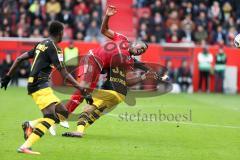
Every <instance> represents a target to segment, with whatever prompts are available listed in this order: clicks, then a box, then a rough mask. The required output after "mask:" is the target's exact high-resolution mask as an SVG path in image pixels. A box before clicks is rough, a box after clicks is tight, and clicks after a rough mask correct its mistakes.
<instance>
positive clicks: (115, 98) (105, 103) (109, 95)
mask: <svg viewBox="0 0 240 160" xmlns="http://www.w3.org/2000/svg"><path fill="white" fill-rule="evenodd" d="M92 97H93V105H94V106H96V107H97V108H102V107H104V108H108V109H111V108H112V107H115V106H116V105H117V104H119V103H121V102H122V101H124V99H125V96H124V95H122V94H120V93H118V92H116V91H113V90H103V89H97V90H94V92H93V94H92Z"/></svg>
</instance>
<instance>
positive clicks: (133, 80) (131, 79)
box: [127, 71, 157, 87]
mask: <svg viewBox="0 0 240 160" xmlns="http://www.w3.org/2000/svg"><path fill="white" fill-rule="evenodd" d="M146 79H155V80H156V79H157V76H156V74H155V73H154V72H150V71H148V72H146V73H144V74H143V75H141V76H136V75H135V74H134V72H131V71H128V72H127V86H128V87H130V86H133V85H136V84H138V83H140V82H142V81H144V80H146Z"/></svg>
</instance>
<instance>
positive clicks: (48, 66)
mask: <svg viewBox="0 0 240 160" xmlns="http://www.w3.org/2000/svg"><path fill="white" fill-rule="evenodd" d="M28 54H29V56H30V57H32V58H33V63H32V67H31V71H30V75H29V78H28V94H31V93H33V92H36V91H38V90H39V89H43V88H46V87H48V86H49V79H50V77H49V76H50V74H51V71H52V68H53V67H55V68H57V69H58V70H61V68H62V67H63V65H64V64H63V53H62V50H61V49H60V48H59V47H58V46H56V44H55V43H54V42H53V40H51V39H46V40H44V41H42V42H40V43H38V44H37V45H36V46H35V47H34V48H33V49H32V50H31V51H29V52H28Z"/></svg>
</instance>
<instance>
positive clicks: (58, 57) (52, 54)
mask: <svg viewBox="0 0 240 160" xmlns="http://www.w3.org/2000/svg"><path fill="white" fill-rule="evenodd" d="M47 53H48V56H49V58H50V60H51V63H52V64H53V65H54V67H56V68H57V69H58V70H61V69H62V67H63V54H62V53H58V49H57V47H56V46H55V45H54V44H53V43H52V44H51V45H50V46H49V48H48V52H47Z"/></svg>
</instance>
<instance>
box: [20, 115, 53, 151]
mask: <svg viewBox="0 0 240 160" xmlns="http://www.w3.org/2000/svg"><path fill="white" fill-rule="evenodd" d="M54 123H55V121H54V120H52V119H50V118H43V121H42V122H40V123H39V124H37V125H36V127H35V128H34V130H33V133H32V134H31V135H30V136H29V137H28V139H27V140H26V141H25V143H24V144H23V145H22V146H21V147H22V148H30V147H31V146H32V145H33V144H34V143H36V142H37V141H38V140H39V139H40V138H41V137H42V136H43V135H44V133H46V131H47V130H48V129H49V128H50V127H51V126H52V125H54Z"/></svg>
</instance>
